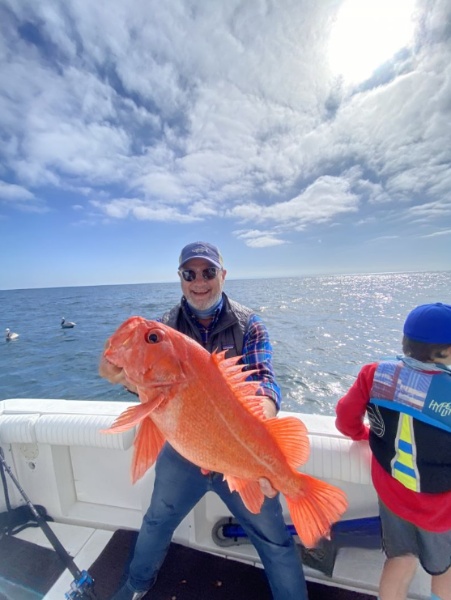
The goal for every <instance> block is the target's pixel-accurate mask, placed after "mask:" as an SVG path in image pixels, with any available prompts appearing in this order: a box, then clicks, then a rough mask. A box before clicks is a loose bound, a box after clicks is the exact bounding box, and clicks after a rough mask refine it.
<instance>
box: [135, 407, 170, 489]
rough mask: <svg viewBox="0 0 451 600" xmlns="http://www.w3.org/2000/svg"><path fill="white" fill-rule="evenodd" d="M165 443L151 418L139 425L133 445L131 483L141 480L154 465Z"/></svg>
mask: <svg viewBox="0 0 451 600" xmlns="http://www.w3.org/2000/svg"><path fill="white" fill-rule="evenodd" d="M165 441H166V440H165V437H164V436H163V434H162V433H161V431H160V430H159V429H158V427H157V426H156V425H155V423H154V422H153V421H152V419H151V418H148V419H145V420H144V421H143V422H142V423H141V425H140V426H139V430H138V433H137V434H136V437H135V441H134V443H133V444H134V451H133V460H132V482H133V483H136V481H138V479H141V477H142V476H143V475H144V473H145V472H146V471H147V470H148V469H149V468H150V467H151V466H152V465H153V464H154V462H155V461H156V459H157V456H158V454H159V453H160V450H161V448H162V447H163V444H164V443H165Z"/></svg>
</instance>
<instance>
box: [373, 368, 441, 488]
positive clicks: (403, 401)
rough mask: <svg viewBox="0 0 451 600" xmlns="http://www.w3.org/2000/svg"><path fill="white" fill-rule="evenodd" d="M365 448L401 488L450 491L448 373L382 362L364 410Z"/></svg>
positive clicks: (438, 369) (439, 369)
mask: <svg viewBox="0 0 451 600" xmlns="http://www.w3.org/2000/svg"><path fill="white" fill-rule="evenodd" d="M367 414H368V418H369V421H370V439H369V441H370V447H371V450H372V452H373V454H374V456H375V458H376V460H377V461H378V462H379V464H380V465H381V466H382V467H383V468H384V469H385V470H386V471H387V472H388V473H390V474H391V475H392V477H394V478H395V479H397V480H398V481H399V482H400V483H402V484H403V485H404V486H405V487H406V488H408V489H410V490H413V491H415V492H427V493H431V494H435V493H441V492H447V491H451V372H450V371H449V370H445V369H444V368H441V367H439V366H438V365H435V364H433V363H431V364H430V365H429V364H427V363H420V362H419V361H415V360H413V359H409V358H401V359H399V360H387V361H382V362H380V363H379V365H378V366H377V368H376V371H375V374H374V379H373V385H372V388H371V393H370V402H369V404H368V406H367Z"/></svg>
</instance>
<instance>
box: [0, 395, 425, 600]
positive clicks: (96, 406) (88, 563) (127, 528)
mask: <svg viewBox="0 0 451 600" xmlns="http://www.w3.org/2000/svg"><path fill="white" fill-rule="evenodd" d="M132 404H133V403H132V402H130V403H125V402H94V401H92V402H91V401H69V400H41V399H12V400H4V401H0V447H1V449H2V451H3V456H4V462H5V463H7V464H8V465H9V467H10V469H11V471H12V472H13V474H14V476H15V478H16V480H17V481H18V482H19V484H20V487H18V486H17V485H16V484H15V483H14V479H12V478H11V477H8V475H9V474H8V472H6V474H4V476H3V477H2V479H3V480H5V479H6V481H7V489H6V495H5V494H4V493H2V492H1V491H0V513H2V514H3V515H5V514H8V509H11V508H12V509H14V508H15V507H20V506H23V505H25V506H27V501H26V498H27V497H28V498H29V500H30V501H31V503H32V504H33V505H34V506H37V505H38V506H40V507H41V506H42V507H44V508H45V509H46V511H47V513H48V515H50V516H51V517H52V519H53V521H49V522H48V525H49V527H50V528H51V530H52V531H53V532H54V533H55V535H56V537H57V539H58V540H59V541H60V542H61V544H62V546H63V547H64V549H65V550H66V551H67V552H68V553H69V554H70V556H71V557H72V558H73V561H74V562H75V564H76V565H77V567H78V568H79V569H80V570H81V571H82V572H84V570H86V571H87V572H88V573H91V569H92V570H94V571H96V570H97V576H98V577H99V580H100V579H101V577H100V575H99V573H101V571H102V570H103V571H105V569H106V572H107V573H108V574H109V575H108V576H107V579H110V581H109V582H108V581H107V582H104V583H103V584H102V585H103V591H102V590H100V591H99V590H97V597H98V599H99V600H108V598H109V593H108V594H106V592H105V590H106V589H107V587H105V586H107V584H108V583H110V584H111V585H113V583H115V582H113V581H112V580H113V579H114V577H119V575H118V574H117V573H116V574H115V569H116V571H118V572H120V573H122V572H123V569H124V564H125V562H126V561H125V559H126V558H127V557H128V554H127V555H126V556H125V555H124V552H125V550H124V549H123V548H122V550H121V544H120V541H119V542H117V543H116V546H115V547H112V546H111V543H112V540H113V538H114V536H115V535H116V534H117V533H118V532H122V533H124V532H125V533H124V535H125V536H126V535H127V533H128V534H133V535H134V536H136V533H135V532H136V531H137V530H138V529H139V527H140V525H141V520H142V517H143V514H144V512H145V510H146V509H147V507H148V504H149V500H150V495H151V492H152V486H153V480H154V472H153V469H150V470H149V471H148V472H147V473H146V475H145V476H144V477H143V478H142V479H141V480H140V481H139V482H138V483H137V484H135V485H132V484H131V479H130V461H131V455H132V445H133V439H134V434H135V431H134V430H130V431H127V432H124V433H119V434H115V435H108V434H104V433H102V432H101V430H102V429H105V428H108V427H109V426H110V425H111V424H112V422H113V421H114V419H115V418H116V417H117V416H118V415H119V414H120V413H121V412H122V411H123V410H125V408H127V407H128V406H130V405H132ZM288 414H290V415H293V416H295V417H298V418H301V419H302V421H303V422H304V423H305V424H306V426H307V428H308V430H309V434H310V441H311V454H310V458H309V460H308V462H307V464H306V465H304V466H303V467H302V471H303V472H305V473H308V474H310V475H313V476H315V477H318V478H320V479H323V480H325V481H328V482H330V483H332V484H334V485H337V486H339V487H341V488H342V489H344V490H345V491H346V493H347V495H348V500H349V509H348V511H347V513H346V514H345V515H344V516H343V521H346V522H350V523H352V522H354V520H356V522H359V520H362V519H363V520H364V519H366V518H374V517H375V516H377V512H378V511H377V500H376V495H375V492H374V489H373V487H372V484H371V478H370V472H369V460H370V456H369V448H368V445H367V444H366V443H365V442H352V441H351V440H349V439H346V438H344V437H343V436H342V435H341V434H340V433H339V432H338V431H337V430H336V429H335V425H334V418H333V417H330V416H319V415H308V414H301V413H284V412H282V413H281V416H285V415H288ZM5 475H6V476H5ZM21 490H22V492H25V493H26V496H25V499H24V496H23V494H22V492H21ZM282 502H284V500H283V499H282ZM284 507H285V509H286V505H284ZM229 517H231V515H230V513H229V511H228V510H227V508H226V506H225V505H224V504H223V503H222V501H221V500H220V499H219V498H218V497H217V496H216V495H215V494H212V493H208V494H207V495H206V496H205V497H204V498H203V499H202V500H201V501H200V502H199V503H198V504H197V506H196V507H195V508H194V509H193V511H192V512H191V513H190V514H189V515H188V516H187V517H186V519H185V520H184V521H183V522H182V523H181V524H180V526H179V527H178V529H177V530H176V532H175V535H174V540H173V541H174V543H175V546H176V547H177V548H179V549H180V548H181V549H182V550H183V551H184V552H185V551H186V552H187V551H188V550H192V551H200V553H198V554H199V556H200V557H202V556H204V557H205V556H209V557H212V559H214V560H215V561H220V562H221V563H224V561H226V562H227V563H229V564H235V565H241V566H242V567H243V566H244V565H245V566H246V568H249V565H251V566H255V567H261V564H260V561H259V558H258V555H257V553H256V552H255V550H254V548H253V546H252V545H250V544H249V543H238V544H235V541H238V542H239V540H238V539H237V538H233V539H225V538H224V536H223V530H221V528H220V527H219V529H218V524H221V523H225V522H227V518H229ZM286 517H287V522H289V514H288V511H286ZM224 519H226V521H224ZM46 522H47V521H46ZM17 529H18V530H19V531H17V533H15V534H14V535H13V536H11V535H6V534H5V533H4V531H3V532H0V535H1V536H2V537H1V538H0V600H34V599H38V598H45V599H46V600H62V599H64V598H72V597H73V598H76V597H77V593H78V592H76V591H75V592H72V596H71V595H70V590H71V589H73V587H72V588H71V585H72V586H73V582H74V576H73V573H72V572H71V571H70V570H69V569H68V568H66V569H64V565H63V567H62V568H61V569H60V571H58V572H57V573H56V574H53V576H52V577H48V575H47V574H44V570H45V568H44V567H42V577H41V571H40V568H41V567H39V566H38V565H39V563H38V559H35V558H30V561H28V560H27V556H28V554H27V552H28V551H29V550H30V548H31V549H34V548H36V549H41V548H47V551H48V552H50V551H52V552H53V553H54V551H53V548H52V544H51V543H50V541H49V539H48V537H47V536H46V535H45V531H44V530H43V529H42V527H26V528H25V529H22V530H20V527H17ZM224 531H225V529H224ZM218 532H219V535H218ZM2 533H3V535H2ZM11 537H14V540H13V541H14V544H15V545H14V547H13V546H11V545H8V544H10V543H11V541H12V540H10V539H9V538H11ZM357 537H358V536H357ZM117 539H119V538H117ZM123 539H125V538H123ZM133 539H135V538H132V540H131V541H130V540H129V541H127V543H129V544H132V542H133ZM241 541H243V540H241ZM16 542H17V543H16ZM27 542H28V543H27ZM333 542H334V537H333V536H332V543H333ZM124 543H125V542H123V543H122V546H123V544H124ZM20 544H22V545H23V546H24V547H25V549H26V552H25V550H23V548H22V546H20ZM16 546H17V548H16ZM332 546H333V548H334V556H333V557H332V558H330V557H329V558H330V560H329V568H328V569H325V570H324V569H322V568H318V567H317V565H315V560H316V559H315V557H313V560H312V561H310V560H309V558H308V557H307V559H306V560H304V564H305V574H306V578H307V581H308V583H309V594H310V597H311V598H315V597H330V598H334V599H335V598H339V597H342V598H347V597H348V596H349V597H350V596H353V594H352V591H354V592H359V593H361V594H368V595H372V596H377V583H378V579H379V575H380V571H381V568H382V565H383V561H384V556H383V553H382V551H381V550H380V548H376V547H371V544H370V545H369V546H368V547H365V546H366V544H365V543H364V544H360V543H359V542H357V546H356V547H353V546H350V545H349V544H346V543H345V544H343V545H342V546H341V547H339V543H338V541H337V542H335V544H334V543H333V544H332ZM131 547H132V546H131ZM2 548H3V550H2ZM16 551H17V558H16V555H15V554H14V552H16ZM2 552H3V554H2ZM30 552H31V550H30ZM121 552H122V554H121ZM128 552H129V549H127V553H128ZM56 554H58V553H56ZM119 555H120V556H119ZM30 556H32V557H34V556H35V555H34V554H30ZM46 556H47V555H46ZM49 556H50V555H49ZM99 556H101V559H100V558H99ZM124 556H125V558H124ZM57 558H59V557H58V556H57ZM43 560H44V562H45V567H47V566H48V565H49V564H50V562H51V561H50V558H45V557H44V559H43ZM108 560H109V561H111V562H110V565H108V564H107V563H105V561H108ZM96 561H97V562H96ZM18 562H19V563H20V564H17V563H18ZM182 562H183V563H184V562H185V560H184V559H183V561H180V564H179V566H180V565H181V563H182ZM7 563H11V564H10V565H9V566H8V565H7ZM29 563H30V564H29ZM60 563H62V561H60ZM104 563H105V564H104ZM215 564H217V563H215ZM224 564H225V563H224ZM5 565H6V566H5ZM96 565H97V566H96ZM194 568H196V569H198V568H199V565H197V566H196V567H194ZM214 568H215V567H212V566H209V567H208V568H207V571H208V576H210V577H213V578H215V577H216V579H215V582H217V584H215V585H216V587H217V588H218V589H219V588H222V590H221V593H222V594H223V595H221V596H218V597H220V598H226V597H228V596H227V595H224V594H225V587H226V583H224V581H223V580H222V577H223V575H221V574H220V573H219V574H215V573H212V572H211V571H212V569H213V570H214ZM99 569H100V571H99ZM30 570H31V571H33V570H34V573H31V574H30V575H29V576H28V571H30ZM176 570H177V567H176ZM253 570H254V571H257V570H256V569H253ZM36 571H37V572H36ZM207 571H201V573H200V574H199V575H198V577H200V578H202V577H204V576H206V574H207ZM325 571H327V574H326V572H325ZM259 573H260V572H259ZM91 574H92V573H91ZM44 575H45V577H47V578H48V583H47V584H45V583H43V582H42V581H41V579H42V580H43V579H44ZM240 577H242V578H244V575H242V574H241V575H240ZM94 579H95V581H94V590H95V591H96V586H97V585H98V583H99V581H97V580H96V578H95V577H94ZM187 579H189V576H187V577H185V578H184V579H183V580H181V582H177V585H179V588H180V585H181V583H183V584H187ZM243 581H244V579H243ZM188 583H189V582H188ZM41 584H42V585H41ZM316 584H321V585H320V586H318V589H321V590H322V595H321V594H320V595H319V596H318V595H315V594H316V592H315V591H312V590H313V588H312V589H311V588H310V586H311V585H312V586H315V585H316ZM34 585H35V589H34V588H33V586H34ZM46 585H47V587H48V589H45V586H46ZM243 585H244V583H243ZM326 586H327V587H326ZM429 586H430V578H429V576H428V575H427V574H426V573H425V572H424V571H422V570H421V568H420V567H419V568H418V572H417V574H416V577H415V580H414V582H413V584H412V586H411V591H410V596H409V598H411V599H412V600H417V599H418V600H422V599H426V598H429ZM99 589H100V588H99ZM324 590H326V593H325V592H324ZM328 592H330V594H329V593H328ZM102 594H103V595H102ZM198 594H199V595H198V596H196V597H198V598H199V600H201V598H206V599H207V598H208V600H211V599H212V598H215V595H214V594H213V593H212V591H211V590H210V591H208V590H206V591H205V594H204V595H202V594H201V592H199V593H198ZM340 594H341V595H340ZM346 594H347V595H346ZM157 597H160V596H157ZM164 597H168V598H169V597H177V599H178V600H179V599H182V598H183V594H182V593H179V594H175V593H174V594H173V596H171V594H169V595H168V596H164ZM189 597H190V598H192V597H195V596H193V595H191V596H189ZM235 597H236V594H235ZM243 597H244V596H243ZM246 597H248V598H250V600H261V598H262V596H260V595H252V594H251V595H249V594H248V595H247V596H246ZM268 597H269V596H268ZM152 598H154V596H153V595H152ZM161 598H163V596H161Z"/></svg>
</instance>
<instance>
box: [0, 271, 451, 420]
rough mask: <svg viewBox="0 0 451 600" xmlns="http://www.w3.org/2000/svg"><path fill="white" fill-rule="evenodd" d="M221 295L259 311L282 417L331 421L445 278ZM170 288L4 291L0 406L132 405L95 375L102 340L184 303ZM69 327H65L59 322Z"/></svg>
mask: <svg viewBox="0 0 451 600" xmlns="http://www.w3.org/2000/svg"><path fill="white" fill-rule="evenodd" d="M224 291H225V292H226V293H227V294H228V295H229V296H230V297H231V298H233V299H235V300H236V301H238V302H240V303H241V304H245V305H246V306H248V307H250V308H252V309H253V310H255V312H256V313H257V314H259V315H260V316H261V317H262V318H263V319H264V321H265V323H266V325H267V327H268V330H269V333H270V337H271V341H272V344H273V360H274V368H275V371H276V376H277V379H278V382H279V385H280V386H281V389H282V394H283V405H282V407H283V409H284V410H289V411H294V412H307V413H316V414H334V407H335V404H336V402H337V400H338V399H339V398H340V397H341V396H342V395H343V394H344V393H345V392H346V390H347V389H348V388H349V386H350V385H352V382H353V381H354V379H355V376H356V375H357V373H358V371H359V369H360V367H361V366H362V365H363V364H365V363H367V362H373V361H375V360H378V359H380V358H382V357H384V356H393V355H396V354H398V353H400V351H401V339H402V325H403V322H404V319H405V317H406V316H407V314H408V312H409V311H410V310H411V309H412V308H414V307H415V306H416V305H418V304H423V303H427V302H445V303H451V272H450V271H427V272H402V273H398V272H396V273H393V272H386V273H359V274H340V275H314V276H313V275H305V276H300V277H280V278H270V279H227V280H226V283H225V287H224ZM180 295H181V290H180V284H179V282H178V281H176V282H162V283H136V284H102V285H96V286H92V285H86V286H66V287H45V288H27V289H26V288H23V289H16V290H0V303H1V306H2V310H1V316H0V327H3V331H5V329H6V328H9V329H11V331H15V332H17V333H19V338H18V339H17V340H14V341H12V342H6V341H5V338H3V340H2V343H1V344H0V400H4V399H7V398H52V399H72V400H90V399H91V400H130V399H131V397H130V395H129V394H128V393H127V392H126V391H125V390H123V389H122V388H121V387H120V386H113V385H111V384H110V383H108V382H107V381H105V380H104V379H102V378H100V377H99V375H98V363H99V359H100V356H101V353H102V349H103V346H104V343H105V341H106V339H107V338H108V337H109V336H110V335H111V334H112V333H113V332H114V331H115V329H116V328H117V327H118V326H119V325H120V324H121V323H122V322H123V321H124V320H126V319H127V318H128V317H130V316H132V315H141V316H144V317H146V318H149V319H153V318H158V317H160V316H161V315H162V314H163V313H164V312H165V311H166V310H168V309H169V308H171V307H172V306H173V305H174V304H176V303H177V302H178V301H179V300H180ZM62 317H65V318H66V319H67V320H69V321H74V322H75V323H76V326H75V327H74V328H73V329H67V330H64V329H62V328H61V325H60V324H61V319H62Z"/></svg>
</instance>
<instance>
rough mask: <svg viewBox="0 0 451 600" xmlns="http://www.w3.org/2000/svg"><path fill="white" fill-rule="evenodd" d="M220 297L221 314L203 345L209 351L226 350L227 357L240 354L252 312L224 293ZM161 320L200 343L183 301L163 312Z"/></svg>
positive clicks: (198, 335)
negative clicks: (221, 301)
mask: <svg viewBox="0 0 451 600" xmlns="http://www.w3.org/2000/svg"><path fill="white" fill-rule="evenodd" d="M222 297H223V307H222V309H221V314H220V316H219V319H218V322H217V323H216V325H215V327H214V329H213V331H212V332H211V335H210V337H209V340H208V343H207V345H206V346H204V347H205V348H206V349H207V350H208V351H209V352H213V350H218V351H221V350H227V354H226V356H227V358H230V357H232V356H240V355H241V354H242V353H243V342H244V334H245V332H246V330H247V325H248V322H249V318H250V317H251V316H252V315H253V314H254V312H253V311H252V310H250V309H249V308H247V307H246V306H243V305H242V304H239V303H238V302H235V301H234V300H231V299H230V298H228V297H227V295H226V294H224V293H223V294H222ZM161 322H162V323H164V324H165V325H168V326H169V327H172V328H173V329H177V331H180V332H182V333H184V334H185V335H188V336H189V337H191V338H193V339H195V340H197V341H198V342H199V343H200V344H202V339H201V335H200V332H199V328H198V327H197V326H196V325H195V323H193V321H192V320H191V318H190V317H189V315H188V314H187V312H186V308H185V306H184V303H183V302H182V303H180V304H177V305H176V306H174V307H173V308H172V309H171V310H170V311H169V312H167V313H165V314H164V315H163V316H162V318H161ZM202 345H204V344H202Z"/></svg>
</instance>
